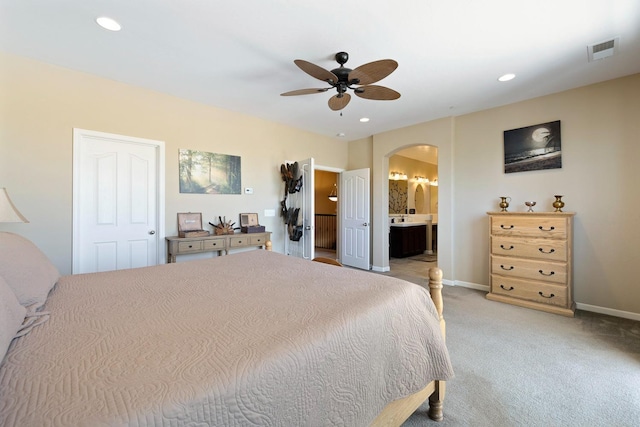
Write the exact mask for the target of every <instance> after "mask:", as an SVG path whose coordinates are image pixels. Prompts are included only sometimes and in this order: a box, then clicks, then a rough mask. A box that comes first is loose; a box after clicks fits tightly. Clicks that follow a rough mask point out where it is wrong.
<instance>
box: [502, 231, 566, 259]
mask: <svg viewBox="0 0 640 427" xmlns="http://www.w3.org/2000/svg"><path fill="white" fill-rule="evenodd" d="M491 253H492V254H494V255H503V256H514V257H523V258H536V259H542V260H547V261H563V262H566V261H567V259H568V251H567V241H566V240H553V239H527V238H516V237H500V236H491Z"/></svg>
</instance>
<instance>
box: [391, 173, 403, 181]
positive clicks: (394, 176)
mask: <svg viewBox="0 0 640 427" xmlns="http://www.w3.org/2000/svg"><path fill="white" fill-rule="evenodd" d="M389 179H392V180H394V181H406V180H407V174H405V173H402V172H390V173H389Z"/></svg>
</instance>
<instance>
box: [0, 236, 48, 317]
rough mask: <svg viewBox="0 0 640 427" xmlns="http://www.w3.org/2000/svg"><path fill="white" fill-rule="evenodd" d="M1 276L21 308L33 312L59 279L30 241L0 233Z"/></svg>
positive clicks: (42, 302)
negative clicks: (29, 308) (29, 307)
mask: <svg viewBox="0 0 640 427" xmlns="http://www.w3.org/2000/svg"><path fill="white" fill-rule="evenodd" d="M0 276H2V277H3V278H4V280H5V281H6V282H7V284H8V285H9V287H10V288H11V289H12V290H13V293H14V294H15V296H16V298H18V301H19V302H20V304H22V306H24V307H28V306H31V305H33V307H31V309H33V310H35V309H37V308H38V307H40V306H42V305H43V304H44V302H45V301H46V300H47V296H48V295H49V291H50V290H51V288H52V287H53V285H55V284H56V282H57V281H58V279H59V278H60V273H59V272H58V269H57V268H56V267H55V266H54V265H53V264H52V263H51V261H49V259H48V258H47V256H46V255H45V254H43V253H42V251H40V249H38V247H37V246H36V245H34V244H33V243H32V242H31V241H30V240H28V239H26V238H24V237H22V236H19V235H17V234H14V233H8V232H0Z"/></svg>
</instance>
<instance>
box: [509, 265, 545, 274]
mask: <svg viewBox="0 0 640 427" xmlns="http://www.w3.org/2000/svg"><path fill="white" fill-rule="evenodd" d="M500 268H501V269H503V270H507V271H509V270H513V268H514V267H513V265H512V266H509V268H504V265H500ZM541 273H542V271H541Z"/></svg>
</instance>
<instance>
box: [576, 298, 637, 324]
mask: <svg viewBox="0 0 640 427" xmlns="http://www.w3.org/2000/svg"><path fill="white" fill-rule="evenodd" d="M576 308H577V309H578V310H584V311H592V312H594V313H600V314H606V315H609V316H614V317H622V318H623V319H631V320H640V313H632V312H630V311H623V310H616V309H613V308H607V307H600V306H597V305H591V304H583V303H581V302H577V303H576Z"/></svg>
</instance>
